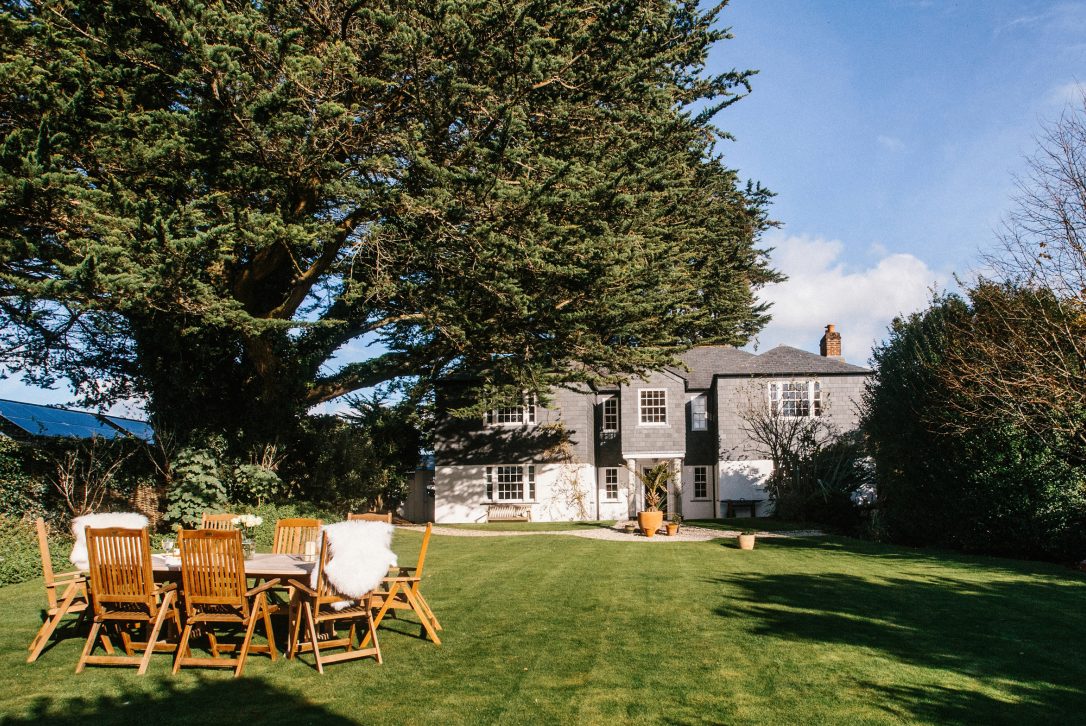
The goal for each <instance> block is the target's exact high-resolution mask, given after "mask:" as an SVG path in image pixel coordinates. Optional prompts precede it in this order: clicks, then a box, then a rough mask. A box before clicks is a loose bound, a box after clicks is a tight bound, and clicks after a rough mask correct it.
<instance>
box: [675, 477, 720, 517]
mask: <svg viewBox="0 0 1086 726" xmlns="http://www.w3.org/2000/svg"><path fill="white" fill-rule="evenodd" d="M705 469H707V471H706V479H707V481H706V487H705V498H704V499H694V467H692V466H684V467H683V483H682V500H683V501H682V515H683V519H712V518H713V477H715V476H716V472H715V471H714V468H713V467H712V466H706V467H705Z"/></svg>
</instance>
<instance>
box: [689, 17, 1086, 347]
mask: <svg viewBox="0 0 1086 726" xmlns="http://www.w3.org/2000/svg"><path fill="white" fill-rule="evenodd" d="M722 22H723V24H724V25H726V26H730V28H731V32H732V34H733V35H734V39H733V40H729V41H725V42H723V43H721V44H720V45H719V46H718V47H717V48H715V49H714V52H713V53H712V55H711V56H710V64H709V66H710V70H713V71H716V72H722V71H726V70H729V69H731V68H740V69H746V68H751V69H756V70H758V75H756V76H755V77H754V78H753V81H752V86H753V91H752V93H751V94H750V95H749V96H747V97H746V98H744V99H742V100H741V101H739V102H738V103H736V104H735V105H733V106H732V107H730V108H728V109H725V110H724V111H723V112H721V114H720V115H719V116H718V117H717V123H718V125H719V126H720V127H721V128H723V129H724V130H725V131H728V132H730V133H731V134H732V135H734V136H735V141H733V142H729V143H727V145H726V146H725V148H724V154H725V159H726V160H727V162H728V164H729V165H730V166H731V167H732V168H735V169H737V170H738V171H739V173H740V175H741V177H743V178H745V179H754V180H757V181H760V182H761V183H762V184H764V185H765V186H767V187H769V188H770V189H771V190H773V191H774V192H776V194H777V196H776V198H775V199H774V202H773V206H772V209H771V216H772V217H773V218H774V219H775V220H777V221H779V222H780V223H781V226H780V227H779V228H778V229H774V230H772V231H771V232H770V233H768V234H767V235H766V236H765V238H764V240H763V246H767V247H773V248H775V250H774V252H773V254H772V258H771V259H772V261H773V263H774V266H775V267H776V268H777V269H779V270H781V271H783V272H784V273H786V274H787V275H788V276H789V280H788V281H787V282H785V283H783V284H779V285H773V286H771V287H769V288H767V289H765V290H764V292H763V294H762V297H763V298H764V299H766V300H768V301H770V302H772V303H773V307H772V314H773V321H772V322H771V323H770V324H769V326H767V328H766V329H765V330H764V331H763V332H762V333H761V334H760V335H759V338H758V341H757V346H756V347H755V346H753V345H752V346H750V347H751V349H757V350H767V349H768V348H770V347H773V346H775V345H778V344H782V343H783V344H787V345H794V346H796V347H799V348H804V349H807V350H817V348H818V340H819V338H820V337H821V336H822V332H823V330H824V326H825V324H826V323H834V324H836V325H837V329H838V330H839V331H840V332H841V334H842V341H843V352H844V354H845V357H846V359H848V360H850V361H852V362H856V363H860V364H863V363H866V362H867V361H868V360H869V356H870V352H871V347H872V345H873V344H875V343H876V342H878V341H880V340H882V339H884V337H885V334H886V329H887V326H888V325H889V323H890V321H891V320H892V319H893V317H894V316H895V315H899V314H903V313H908V312H913V311H916V310H919V309H922V308H923V307H924V306H925V304H926V303H927V302H928V301H929V300H930V299H931V291H932V290H933V289H946V288H948V287H951V288H953V287H954V275H955V274H958V275H961V276H964V277H965V278H966V279H968V277H969V276H970V275H973V274H976V273H977V272H978V271H979V270H981V269H982V264H983V263H982V258H983V255H984V254H985V253H989V252H993V251H995V249H996V242H997V233H998V230H999V226H1000V221H1001V219H1002V218H1004V216H1005V215H1006V214H1007V212H1008V211H1009V210H1011V209H1012V208H1013V204H1014V201H1013V200H1014V196H1015V177H1016V175H1021V174H1022V173H1023V172H1024V171H1025V169H1024V161H1025V159H1026V158H1027V157H1028V156H1029V155H1030V154H1032V153H1033V152H1034V150H1035V148H1036V141H1035V139H1036V137H1037V136H1038V134H1039V133H1040V132H1041V130H1042V127H1043V125H1044V124H1046V123H1052V122H1053V121H1055V120H1057V119H1058V118H1059V115H1060V113H1061V112H1063V111H1064V109H1065V108H1066V107H1067V104H1068V103H1069V102H1071V101H1073V100H1074V99H1075V98H1076V97H1077V94H1078V93H1079V92H1080V88H1086V2H1028V1H1027V2H1023V1H1022V0H1018V1H1016V2H1003V1H999V0H973V1H971V2H949V1H943V0H925V1H921V0H915V1H914V0H862V1H861V0H853V1H852V2H844V1H841V0H838V1H837V2H830V1H812V0H802V1H800V0H732V3H731V4H730V5H729V6H728V7H727V8H726V9H725V10H724V12H723V15H722Z"/></svg>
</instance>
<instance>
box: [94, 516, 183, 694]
mask: <svg viewBox="0 0 1086 726" xmlns="http://www.w3.org/2000/svg"><path fill="white" fill-rule="evenodd" d="M86 534H87V553H88V557H89V560H90V575H89V577H88V587H89V595H90V601H91V604H92V605H93V606H94V624H93V625H92V626H91V631H90V635H89V636H87V643H86V645H85V646H83V654H82V655H81V656H80V657H79V665H77V666H76V669H75V672H76V673H82V672H83V668H84V667H86V666H87V665H88V664H89V665H135V666H139V671H138V673H139V674H140V675H143V674H144V673H145V672H146V671H147V664H148V663H150V662H151V654H152V653H154V652H155V651H156V650H158V651H172V650H173V649H174V646H173V645H170V644H168V643H159V642H158V636H159V632H160V631H161V630H162V625H163V623H165V622H166V619H167V618H171V619H172V622H173V624H174V625H175V627H176V628H177V629H178V631H180V629H181V620H180V618H179V617H178V612H177V607H176V604H175V602H174V601H175V599H176V597H177V586H176V585H174V584H172V583H171V584H168V585H162V586H160V587H156V586H155V581H154V572H153V571H152V569H151V543H150V540H149V539H148V537H147V530H146V529H123V528H120V527H105V528H102V529H93V528H89V527H88V528H87V530H86ZM131 623H139V624H140V625H142V626H144V627H148V626H149V627H150V629H151V631H150V634H149V635H148V637H147V641H146V642H145V643H137V642H134V641H133V640H132V639H131V637H130V636H129V634H128V631H127V630H121V640H122V641H123V643H124V649H125V652H126V653H127V655H126V656H119V655H112V654H110V655H91V652H92V651H93V650H94V643H95V641H96V640H97V639H98V635H99V632H100V631H101V629H102V626H103V625H106V624H110V625H118V626H120V625H122V624H131ZM102 642H103V646H104V647H105V648H106V652H107V653H109V652H110V651H111V650H112V648H111V646H110V645H109V641H108V639H107V638H106V636H105V634H104V633H103V634H102ZM136 648H142V649H143V655H136V654H135V652H134V649H136Z"/></svg>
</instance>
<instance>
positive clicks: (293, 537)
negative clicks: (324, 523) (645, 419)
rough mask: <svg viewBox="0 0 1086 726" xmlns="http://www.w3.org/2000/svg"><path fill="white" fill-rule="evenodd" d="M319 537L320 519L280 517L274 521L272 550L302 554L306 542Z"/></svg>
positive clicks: (281, 553) (315, 540) (280, 552)
mask: <svg viewBox="0 0 1086 726" xmlns="http://www.w3.org/2000/svg"><path fill="white" fill-rule="evenodd" d="M320 538H321V520H319V519H309V518H308V517H296V518H293V519H280V520H279V521H278V522H276V523H275V539H274V540H273V541H272V552H274V553H275V554H277V555H304V554H306V551H305V544H306V542H318V541H320Z"/></svg>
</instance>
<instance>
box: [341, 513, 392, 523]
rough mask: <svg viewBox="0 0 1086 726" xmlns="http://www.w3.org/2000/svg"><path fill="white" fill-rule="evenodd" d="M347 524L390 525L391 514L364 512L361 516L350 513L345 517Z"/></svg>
mask: <svg viewBox="0 0 1086 726" xmlns="http://www.w3.org/2000/svg"><path fill="white" fill-rule="evenodd" d="M347 521H348V522H356V521H362V522H385V523H386V524H392V512H385V513H384V514H381V513H380V512H364V513H362V514H355V513H354V512H351V513H349V514H348V515H347Z"/></svg>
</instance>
